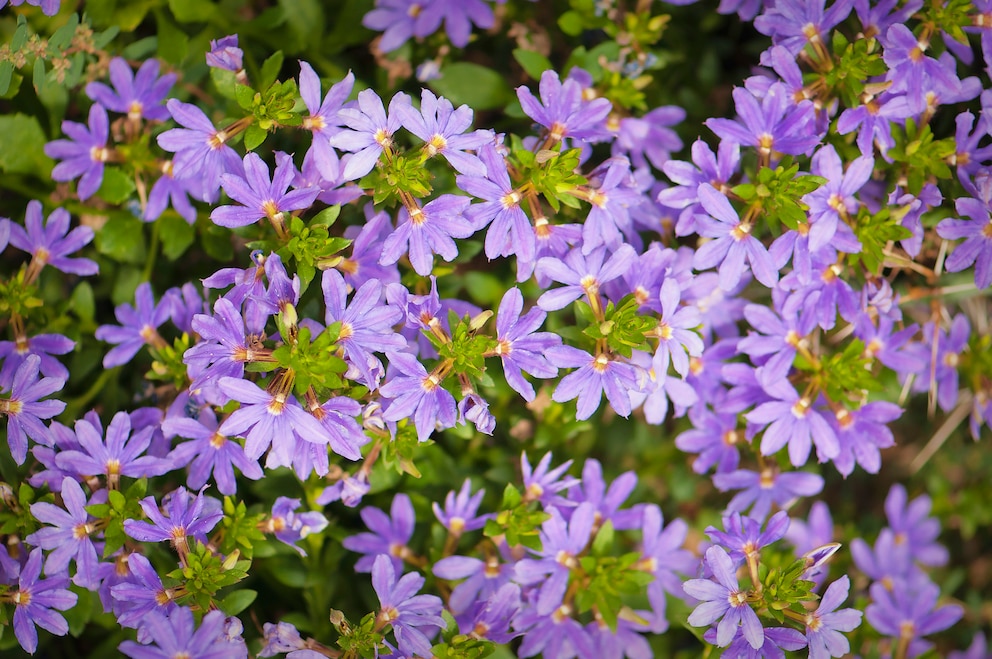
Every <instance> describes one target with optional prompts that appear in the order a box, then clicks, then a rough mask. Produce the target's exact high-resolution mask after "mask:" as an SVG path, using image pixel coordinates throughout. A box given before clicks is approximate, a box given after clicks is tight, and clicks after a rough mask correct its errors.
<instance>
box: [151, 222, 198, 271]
mask: <svg viewBox="0 0 992 659" xmlns="http://www.w3.org/2000/svg"><path fill="white" fill-rule="evenodd" d="M158 225H159V227H158V235H159V238H160V239H161V241H162V253H163V254H165V256H166V258H167V259H169V260H170V261H175V260H176V259H178V258H179V257H180V256H182V255H183V253H184V252H185V251H186V250H187V249H189V246H190V245H192V244H193V240H194V239H195V238H196V229H195V228H194V227H193V226H192V225H191V224H189V223H188V222H186V220H184V219H183V218H182V217H180V216H179V215H174V214H172V213H166V214H164V215H162V217H160V218H159V219H158Z"/></svg>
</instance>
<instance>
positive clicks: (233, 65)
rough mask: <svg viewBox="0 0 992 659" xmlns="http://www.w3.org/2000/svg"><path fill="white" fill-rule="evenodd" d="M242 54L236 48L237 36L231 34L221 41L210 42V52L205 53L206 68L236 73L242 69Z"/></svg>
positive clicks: (213, 40)
mask: <svg viewBox="0 0 992 659" xmlns="http://www.w3.org/2000/svg"><path fill="white" fill-rule="evenodd" d="M243 58H244V53H243V52H242V50H241V49H240V48H238V35H236V34H231V35H228V36H226V37H223V38H221V39H211V40H210V51H209V52H208V53H207V56H206V59H207V66H210V67H213V68H215V69H223V70H225V71H234V72H235V73H237V72H238V71H240V70H241V69H243V68H244V67H243V66H242V59H243Z"/></svg>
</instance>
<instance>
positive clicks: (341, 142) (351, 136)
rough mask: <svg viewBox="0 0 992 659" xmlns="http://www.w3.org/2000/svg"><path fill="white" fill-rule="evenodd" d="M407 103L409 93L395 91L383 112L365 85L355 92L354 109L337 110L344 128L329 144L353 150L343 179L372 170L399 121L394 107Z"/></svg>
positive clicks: (356, 176)
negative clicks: (356, 102) (387, 110)
mask: <svg viewBox="0 0 992 659" xmlns="http://www.w3.org/2000/svg"><path fill="white" fill-rule="evenodd" d="M409 104H410V97H409V96H407V95H406V94H404V93H403V92H399V93H397V94H396V95H395V96H393V98H392V100H391V101H389V115H388V116H387V115H386V110H385V108H383V105H382V99H381V98H379V96H378V95H377V94H376V93H375V92H374V91H372V90H371V89H365V90H362V91H360V92H359V93H358V108H357V109H356V108H344V109H342V110H340V111H339V112H338V117H339V118H340V119H341V121H342V123H343V124H344V125H346V126H348V130H342V131H341V132H339V133H337V134H335V135H332V136H331V138H330V140H331V146H333V147H335V148H337V149H341V150H342V151H349V152H353V153H354V154H355V155H353V156H352V157H351V159H350V160H349V161H348V164H347V165H345V168H344V172H343V173H342V175H341V177H342V178H343V179H345V180H347V181H353V180H355V179H359V178H361V177H363V176H365V175H366V174H368V173H369V172H371V171H372V168H373V167H375V163H376V162H377V161H378V160H379V156H380V155H381V154H382V151H383V149H387V148H391V147H392V145H393V133H395V132H396V130H397V129H398V128H399V127H400V123H401V121H402V120H401V118H400V114H399V112H398V109H399V108H400V107H402V106H405V105H409Z"/></svg>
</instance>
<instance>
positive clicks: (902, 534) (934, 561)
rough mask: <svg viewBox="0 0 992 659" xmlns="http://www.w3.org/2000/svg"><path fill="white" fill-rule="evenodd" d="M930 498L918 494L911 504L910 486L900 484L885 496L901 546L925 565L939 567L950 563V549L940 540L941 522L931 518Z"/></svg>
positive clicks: (889, 517)
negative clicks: (907, 492)
mask: <svg viewBox="0 0 992 659" xmlns="http://www.w3.org/2000/svg"><path fill="white" fill-rule="evenodd" d="M931 504H932V502H931V501H930V497H928V496H926V495H925V494H924V495H921V496H918V497H916V498H915V499H913V500H912V501H911V502H909V503H908V505H907V497H906V488H904V487H903V486H902V485H899V484H898V483H897V484H895V485H893V486H892V489H890V490H889V494H888V496H887V497H885V516H886V518H887V519H888V520H889V528H891V529H892V532H893V533H894V534H895V536H894V537H893V540H894V542H895V544H896V545H897V546H902V547H905V549H906V550H907V551H908V552H909V554H910V556H911V557H912V558H914V559H915V560H917V561H919V562H920V563H922V564H923V565H927V566H930V567H936V566H939V565H944V564H945V563H947V556H948V554H947V549H946V548H945V547H943V546H942V545H940V544H939V543H938V542H937V537H938V536H939V535H940V522H939V521H938V520H936V519H933V518H931V517H927V514H928V513H929V512H930V506H931Z"/></svg>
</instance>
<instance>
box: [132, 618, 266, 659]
mask: <svg viewBox="0 0 992 659" xmlns="http://www.w3.org/2000/svg"><path fill="white" fill-rule="evenodd" d="M225 624H226V618H225V616H224V612H223V611H210V612H208V613H207V614H206V615H205V616H203V620H202V621H201V622H200V626H199V627H196V626H195V624H194V622H193V613H192V611H190V610H189V609H188V608H186V607H179V608H177V609H176V610H175V611H173V612H172V614H171V615H170V616H168V617H165V616H150V617H149V618H148V621H147V622H146V624H145V627H144V629H145V630H146V631H147V632H148V635H149V636H150V637H151V639H152V641H153V643H154V644H153V645H139V644H138V643H135V642H134V641H124V642H123V643H121V644H120V645H119V646H118V649H119V650H120V651H121V652H122V653H123V654H125V655H127V656H128V657H131V659H174V658H175V657H188V658H189V659H245V658H246V657H247V656H248V653H247V650H246V649H245V646H244V644H243V643H236V642H232V641H231V640H230V639H229V638H228V636H227V634H226V633H225V629H224V628H225Z"/></svg>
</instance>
